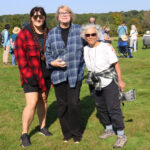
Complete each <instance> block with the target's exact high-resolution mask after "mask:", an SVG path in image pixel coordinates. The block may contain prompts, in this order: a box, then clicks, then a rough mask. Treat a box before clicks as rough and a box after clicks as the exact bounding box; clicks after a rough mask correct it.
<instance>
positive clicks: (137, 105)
mask: <svg viewBox="0 0 150 150" xmlns="http://www.w3.org/2000/svg"><path fill="white" fill-rule="evenodd" d="M113 45H114V47H115V48H116V45H117V41H116V40H115V41H114V42H113ZM116 49H117V48H116ZM133 56H134V58H120V65H121V68H122V73H123V79H124V81H125V83H126V91H128V90H129V89H132V88H135V90H136V97H137V99H136V101H134V102H125V106H124V107H122V111H123V116H124V122H125V126H126V128H125V133H126V135H127V138H128V142H127V144H126V146H125V147H124V148H123V149H126V150H150V94H149V93H150V49H142V40H141V39H140V38H139V41H138V51H137V52H136V53H133ZM0 60H1V61H0V150H19V149H22V147H21V146H20V141H19V137H20V135H21V115H22V110H23V108H24V106H25V98H24V93H23V90H22V88H21V86H20V76H19V71H18V68H17V66H16V67H13V66H11V64H9V65H8V66H4V65H3V63H2V49H1V48H0ZM10 63H11V56H10ZM148 68H149V69H148ZM80 98H81V110H82V127H83V129H84V132H83V139H82V141H81V143H80V144H74V142H73V141H72V140H71V141H69V143H63V141H62V139H63V136H62V133H61V129H60V124H59V120H58V118H57V104H56V98H55V94H54V90H53V89H51V91H50V95H49V98H48V115H47V126H48V128H49V130H50V131H51V132H52V133H53V136H51V137H43V136H42V135H40V134H38V132H37V131H38V119H37V115H35V118H34V121H33V123H32V125H31V127H30V130H29V134H30V136H31V142H32V145H31V146H30V147H29V148H27V149H29V150H111V149H113V148H112V147H113V144H114V142H115V140H116V137H111V138H108V139H106V140H100V139H99V138H98V136H99V135H100V134H101V133H102V132H103V130H104V129H103V126H102V125H101V124H100V123H99V120H98V118H97V117H96V109H95V106H94V101H93V99H92V98H91V97H90V95H89V90H88V86H87V84H85V81H83V85H82V89H81V95H80Z"/></svg>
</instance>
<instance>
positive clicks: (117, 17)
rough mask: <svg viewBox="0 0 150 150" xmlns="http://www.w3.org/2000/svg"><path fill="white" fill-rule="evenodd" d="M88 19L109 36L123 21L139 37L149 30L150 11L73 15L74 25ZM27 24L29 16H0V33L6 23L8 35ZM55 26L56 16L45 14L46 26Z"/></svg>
mask: <svg viewBox="0 0 150 150" xmlns="http://www.w3.org/2000/svg"><path fill="white" fill-rule="evenodd" d="M90 17H95V18H96V23H97V24H99V25H101V26H109V27H110V29H111V33H110V35H111V36H117V27H118V26H119V25H120V24H121V22H122V21H123V20H125V21H126V24H127V26H128V29H129V30H130V27H131V25H132V24H134V25H135V26H136V27H137V30H138V33H139V35H143V34H144V33H145V31H147V30H150V10H148V11H144V10H141V11H137V10H131V11H127V12H123V11H121V12H109V13H88V14H75V20H74V23H77V24H80V25H82V24H86V23H88V20H89V18H90ZM25 22H27V23H29V14H22V15H20V14H15V15H3V16H0V31H2V30H3V27H4V25H5V24H6V23H8V24H10V26H11V29H10V33H11V31H12V29H13V27H14V26H18V27H20V28H22V25H23V23H25ZM56 25H57V21H56V16H55V14H54V13H49V14H47V26H48V27H49V28H50V29H51V28H53V27H55V26H56Z"/></svg>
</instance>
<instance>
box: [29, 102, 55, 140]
mask: <svg viewBox="0 0 150 150" xmlns="http://www.w3.org/2000/svg"><path fill="white" fill-rule="evenodd" d="M56 119H57V102H56V101H54V102H53V103H52V104H51V105H50V106H49V107H48V109H47V121H46V127H47V128H49V127H50V126H51V125H52V124H53V123H54V122H55V121H56ZM39 129H40V126H39V125H38V126H36V127H35V128H34V129H33V130H32V131H31V132H30V134H29V136H30V137H31V136H32V135H34V134H35V133H37V132H38V131H39Z"/></svg>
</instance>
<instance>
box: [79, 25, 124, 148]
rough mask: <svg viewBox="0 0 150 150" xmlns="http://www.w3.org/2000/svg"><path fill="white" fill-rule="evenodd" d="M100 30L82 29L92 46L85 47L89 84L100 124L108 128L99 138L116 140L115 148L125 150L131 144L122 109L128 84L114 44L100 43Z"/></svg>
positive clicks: (83, 35) (83, 27) (89, 27)
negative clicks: (123, 96)
mask: <svg viewBox="0 0 150 150" xmlns="http://www.w3.org/2000/svg"><path fill="white" fill-rule="evenodd" d="M99 33H100V26H99V25H94V24H87V25H83V26H82V32H81V36H82V38H83V39H85V40H86V41H87V43H88V45H87V46H85V47H84V60H85V63H86V67H87V69H88V74H87V79H86V83H88V84H89V86H90V87H91V90H92V91H93V92H92V93H93V95H92V96H93V98H94V100H95V105H96V107H97V111H98V113H99V115H100V120H101V122H102V123H103V125H104V126H105V127H106V130H105V132H104V133H103V134H102V135H101V136H99V138H100V139H106V138H108V137H110V136H114V135H115V132H114V130H113V129H115V130H116V131H117V137H118V138H117V140H116V142H115V144H114V148H121V147H123V146H124V145H125V143H126V142H127V138H126V136H125V134H124V123H123V116H122V112H121V108H120V100H119V91H120V90H121V91H123V90H124V88H125V83H124V82H123V80H122V75H121V69H120V66H119V63H118V58H117V56H116V54H115V52H114V51H113V50H112V47H111V45H110V44H107V43H104V42H99V41H98V40H97V39H99V36H100V34H99ZM119 89H120V90H119Z"/></svg>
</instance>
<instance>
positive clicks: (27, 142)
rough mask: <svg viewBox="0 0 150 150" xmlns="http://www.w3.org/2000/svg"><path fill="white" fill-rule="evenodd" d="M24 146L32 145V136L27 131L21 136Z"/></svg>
mask: <svg viewBox="0 0 150 150" xmlns="http://www.w3.org/2000/svg"><path fill="white" fill-rule="evenodd" d="M20 140H21V144H22V147H27V146H30V145H31V142H30V138H29V136H28V134H27V133H24V134H22V135H21V137H20Z"/></svg>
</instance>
